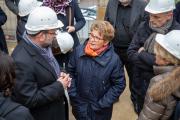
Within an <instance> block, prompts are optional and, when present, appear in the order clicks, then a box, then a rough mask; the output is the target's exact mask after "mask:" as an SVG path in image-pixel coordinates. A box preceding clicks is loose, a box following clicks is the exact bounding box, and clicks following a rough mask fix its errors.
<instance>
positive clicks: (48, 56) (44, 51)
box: [23, 33, 60, 77]
mask: <svg viewBox="0 0 180 120" xmlns="http://www.w3.org/2000/svg"><path fill="white" fill-rule="evenodd" d="M23 38H24V40H25V41H26V42H27V43H28V44H29V45H32V46H33V47H35V48H36V49H37V50H38V52H39V53H40V54H41V55H42V56H43V57H44V59H45V60H46V61H47V62H48V63H49V64H50V65H51V67H52V68H53V69H54V71H55V72H56V75H57V76H58V77H59V76H60V68H59V64H58V62H57V61H56V59H55V58H54V56H53V54H52V50H51V47H48V48H42V47H40V46H38V45H37V44H35V43H34V42H33V41H32V40H30V38H29V37H28V36H27V34H26V33H24V35H23Z"/></svg>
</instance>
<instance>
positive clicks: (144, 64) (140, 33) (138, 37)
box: [127, 22, 155, 70]
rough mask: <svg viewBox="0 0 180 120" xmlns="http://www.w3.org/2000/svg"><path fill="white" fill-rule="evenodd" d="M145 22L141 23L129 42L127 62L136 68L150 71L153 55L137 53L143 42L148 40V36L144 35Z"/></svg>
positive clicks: (153, 61)
mask: <svg viewBox="0 0 180 120" xmlns="http://www.w3.org/2000/svg"><path fill="white" fill-rule="evenodd" d="M144 24H145V22H143V23H141V24H140V26H139V27H138V30H137V32H136V33H135V35H134V37H133V40H132V41H131V43H130V45H129V48H128V50H127V55H128V60H129V61H131V62H132V63H133V64H134V65H136V66H137V67H138V68H141V69H144V70H151V68H152V66H153V64H154V63H155V57H154V55H151V54H150V53H147V52H145V51H142V52H141V53H138V50H139V49H140V48H141V47H143V46H144V42H145V40H146V39H147V38H148V35H149V34H144V33H145V32H146V31H144V29H143V26H144Z"/></svg>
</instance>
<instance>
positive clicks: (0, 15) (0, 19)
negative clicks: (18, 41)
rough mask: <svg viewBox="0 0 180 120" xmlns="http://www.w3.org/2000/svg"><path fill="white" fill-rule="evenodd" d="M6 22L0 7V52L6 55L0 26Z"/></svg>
mask: <svg viewBox="0 0 180 120" xmlns="http://www.w3.org/2000/svg"><path fill="white" fill-rule="evenodd" d="M6 20H7V16H6V14H5V13H4V11H3V10H2V9H1V7H0V50H2V51H3V52H5V53H8V49H7V45H6V40H5V36H4V32H3V30H2V28H1V26H2V25H4V24H5V22H6Z"/></svg>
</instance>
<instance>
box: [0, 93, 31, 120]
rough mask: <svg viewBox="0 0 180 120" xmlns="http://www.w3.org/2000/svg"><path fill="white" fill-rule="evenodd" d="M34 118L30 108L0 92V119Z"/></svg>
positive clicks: (20, 119) (18, 119)
mask: <svg viewBox="0 0 180 120" xmlns="http://www.w3.org/2000/svg"><path fill="white" fill-rule="evenodd" d="M15 119H16V120H34V118H33V117H32V115H31V114H30V112H29V110H28V109H27V108H26V107H24V106H22V105H20V104H18V103H16V102H14V101H12V100H11V98H10V97H4V95H3V93H2V92H0V120H15Z"/></svg>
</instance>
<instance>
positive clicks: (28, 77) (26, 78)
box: [14, 61, 64, 108]
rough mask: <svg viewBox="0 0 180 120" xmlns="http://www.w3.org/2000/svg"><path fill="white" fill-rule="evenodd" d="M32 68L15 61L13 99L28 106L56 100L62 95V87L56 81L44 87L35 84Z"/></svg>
mask: <svg viewBox="0 0 180 120" xmlns="http://www.w3.org/2000/svg"><path fill="white" fill-rule="evenodd" d="M34 72H36V71H34V69H33V68H32V67H31V66H30V65H27V64H25V63H23V62H20V61H16V76H17V77H16V85H15V90H14V96H15V100H16V101H17V102H19V103H21V104H23V105H25V106H27V107H28V108H33V107H38V106H41V105H44V104H48V103H51V102H52V101H55V100H58V99H59V97H60V96H63V95H64V88H63V86H62V84H61V83H60V82H58V81H55V82H52V83H51V84H48V85H46V86H45V87H39V86H38V85H37V81H36V77H37V76H35V75H34Z"/></svg>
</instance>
